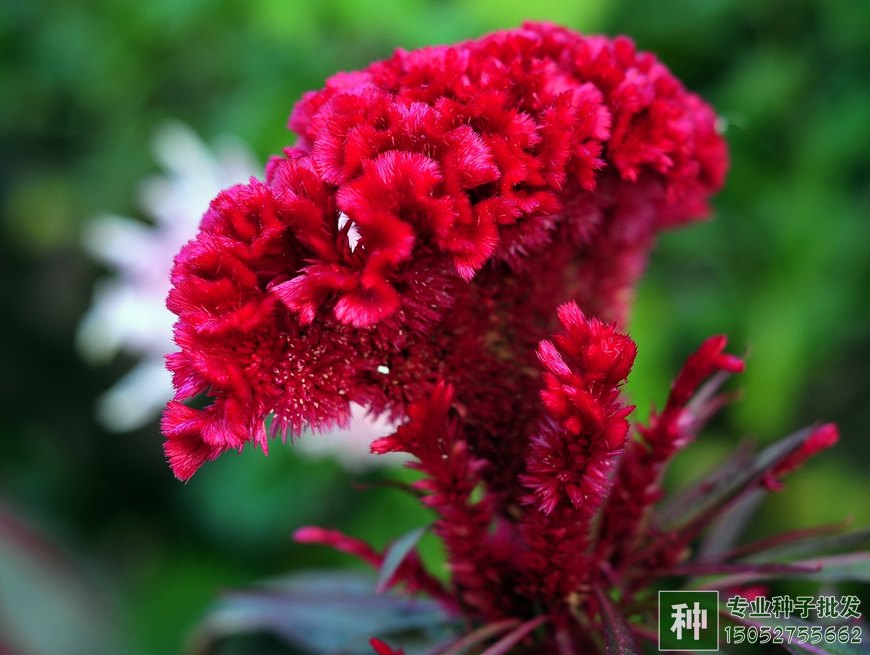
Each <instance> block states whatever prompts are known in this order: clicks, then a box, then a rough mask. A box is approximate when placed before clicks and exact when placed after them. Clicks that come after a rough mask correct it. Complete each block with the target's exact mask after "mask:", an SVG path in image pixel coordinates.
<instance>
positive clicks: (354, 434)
mask: <svg viewBox="0 0 870 655" xmlns="http://www.w3.org/2000/svg"><path fill="white" fill-rule="evenodd" d="M153 150H154V155H155V158H156V160H157V162H158V163H159V164H160V166H161V168H162V169H163V172H162V173H161V174H159V175H155V176H153V177H150V178H147V179H145V180H144V181H143V182H142V184H141V187H140V189H139V198H138V201H139V202H138V204H139V206H140V209H141V210H142V212H143V213H144V214H145V215H146V216H147V217H148V218H149V219H151V221H152V223H146V222H144V221H141V220H137V219H134V218H127V217H124V216H116V215H111V214H110V215H103V216H99V217H96V218H94V219H93V220H91V221H90V222H89V223H88V225H87V226H86V228H85V231H84V234H83V243H84V247H85V249H86V250H87V252H88V253H90V254H91V255H92V256H93V257H94V258H95V259H97V260H99V261H100V262H102V263H104V264H105V265H106V266H107V267H108V268H109V269H110V270H111V271H112V273H113V275H112V276H111V277H109V278H106V279H103V280H101V281H100V282H98V284H97V285H96V288H95V289H94V300H93V304H92V306H91V308H90V309H89V310H88V312H87V314H86V315H85V316H84V318H83V319H82V322H81V324H80V326H79V331H78V335H77V341H78V346H79V350H80V351H81V353H82V354H83V355H84V356H85V357H86V358H87V359H88V360H89V361H90V362H92V363H95V364H99V363H106V362H108V361H110V360H111V359H112V358H113V357H115V356H116V355H117V354H118V353H120V352H124V353H126V354H128V355H132V356H133V357H136V358H138V359H139V361H138V363H137V364H136V365H135V366H134V367H133V369H132V370H131V371H129V372H128V373H127V374H126V375H125V376H124V377H122V378H121V379H120V380H119V381H118V382H117V383H116V384H115V385H114V386H113V387H112V388H111V389H109V390H108V391H107V392H106V393H104V394H103V395H102V396H101V397H100V398H99V399H98V401H97V417H98V419H99V420H100V422H101V423H102V424H103V425H104V426H105V427H106V428H108V429H110V430H113V431H115V432H125V431H129V430H135V429H137V428H141V427H143V426H145V425H147V424H148V423H149V422H151V421H153V420H154V419H155V418H156V417H157V416H158V415H159V414H160V412H161V411H162V409H163V406H164V404H165V403H166V401H167V400H169V399H170V398H171V397H172V395H173V390H172V379H171V376H170V374H169V372H168V371H167V370H166V366H165V361H164V357H165V355H166V353H169V352H172V351H174V350H175V349H176V346H175V344H174V343H173V342H172V324H173V323H174V321H175V316H174V315H173V314H172V313H171V312H170V311H169V310H168V309H167V308H166V295H167V293H168V292H169V287H170V284H169V273H170V269H171V267H172V260H173V258H174V257H175V255H176V253H177V252H178V251H179V250H180V249H181V247H182V246H183V245H184V244H185V243H186V242H187V241H188V240H190V239H192V238H193V237H194V236H196V232H197V229H198V228H199V222H200V219H201V218H202V215H203V213H204V211H205V209H206V208H207V207H208V204H209V202H210V201H211V199H212V198H214V197H215V196H216V195H217V193H218V192H219V191H220V190H221V189H225V188H227V187H229V186H232V185H234V184H238V183H240V182H245V181H247V180H248V179H249V178H250V177H251V176H255V175H256V174H257V172H259V171H261V170H262V167H261V166H259V165H258V164H257V161H256V158H255V157H254V155H253V154H252V153H251V151H250V149H249V148H248V147H247V146H246V145H245V144H243V143H242V142H241V141H238V140H235V139H230V138H224V139H223V140H221V141H219V142H218V143H217V144H216V147H215V148H214V151H211V150H209V148H208V146H206V144H205V143H203V142H202V140H200V138H199V137H198V136H197V135H196V134H195V133H194V132H193V130H191V129H190V128H189V127H187V126H186V125H184V124H182V123H178V122H172V123H167V124H165V125H163V126H162V127H160V128H159V129H158V130H157V131H156V133H155V135H154V141H153ZM352 410H353V411H352V420H351V425H350V427H349V428H348V429H346V430H336V431H334V432H332V433H330V434H328V435H305V437H304V438H303V439H301V440H300V441H299V442H298V443H297V446H296V447H297V448H299V449H300V450H301V451H302V452H305V453H308V454H311V455H315V456H331V457H335V458H336V459H337V460H339V462H341V463H342V464H343V465H344V466H346V467H347V468H350V469H364V468H367V467H370V466H372V465H376V464H394V463H395V462H396V461H397V460H396V459H395V458H390V457H376V456H374V455H371V454H370V453H369V450H368V446H369V443H370V442H371V441H372V440H373V439H374V438H376V437H380V436H385V435H387V434H390V433H391V432H392V431H393V429H394V428H395V426H394V425H392V424H390V423H388V422H386V421H384V420H381V419H373V418H371V417H367V416H366V415H365V410H364V409H363V408H361V407H358V406H354V407H353V408H352Z"/></svg>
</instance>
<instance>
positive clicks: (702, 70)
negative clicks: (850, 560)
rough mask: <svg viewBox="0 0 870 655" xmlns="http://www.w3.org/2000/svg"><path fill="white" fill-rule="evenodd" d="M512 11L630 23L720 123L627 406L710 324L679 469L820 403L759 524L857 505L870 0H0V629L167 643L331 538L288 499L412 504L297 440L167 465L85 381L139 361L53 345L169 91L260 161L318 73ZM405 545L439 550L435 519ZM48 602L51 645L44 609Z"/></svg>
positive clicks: (164, 115)
mask: <svg viewBox="0 0 870 655" xmlns="http://www.w3.org/2000/svg"><path fill="white" fill-rule="evenodd" d="M524 18H536V19H548V20H553V21H557V22H561V23H563V24H565V25H567V26H570V27H573V28H575V29H579V30H581V31H586V32H605V33H611V34H614V33H626V34H629V35H631V36H633V37H634V38H635V40H636V41H637V42H638V44H639V45H640V46H641V47H642V48H644V49H650V50H654V51H656V52H657V53H659V55H660V56H661V58H662V59H663V60H664V61H665V62H666V63H667V64H668V65H669V66H670V67H671V68H672V70H674V72H675V73H676V74H677V75H678V76H679V77H680V78H682V79H683V80H684V81H685V82H686V84H687V85H688V86H689V87H690V88H692V89H694V90H696V91H698V92H699V93H701V94H702V95H704V96H705V97H706V98H707V99H708V100H710V101H711V102H712V103H713V104H714V106H716V107H717V108H718V110H719V111H720V113H721V115H722V116H723V118H724V119H725V121H726V122H727V125H728V129H727V138H728V140H729V142H730V144H731V148H732V156H733V166H732V172H731V175H730V179H729V183H728V186H727V189H726V190H725V191H724V192H723V193H722V194H721V195H720V196H719V197H718V198H717V200H716V216H715V220H713V221H710V222H707V223H703V224H699V225H696V226H694V227H692V228H690V229H687V230H684V231H682V232H679V233H673V234H669V235H666V236H665V237H664V238H663V239H662V241H661V243H660V246H659V248H658V250H657V251H656V253H655V254H654V256H653V259H652V261H651V264H650V269H649V273H648V275H647V277H646V278H645V279H644V281H643V283H642V284H641V285H640V289H639V293H638V301H637V305H636V309H635V312H634V318H633V321H632V333H633V336H634V337H635V338H636V340H637V341H638V343H639V346H640V356H639V358H638V363H637V367H636V371H635V373H634V376H633V379H632V382H631V385H630V392H631V394H632V395H633V398H634V400H635V401H636V402H637V403H638V405H639V410H638V412H639V415H641V416H642V415H643V414H645V413H646V411H648V407H649V406H650V403H653V402H658V403H661V402H662V401H663V399H664V396H665V394H666V391H667V388H668V384H669V381H670V379H671V377H672V375H673V374H674V372H675V371H676V369H677V367H678V363H679V361H680V360H681V359H682V357H684V356H685V355H686V354H687V353H688V352H690V351H691V349H693V348H694V346H695V345H697V344H698V343H699V342H700V340H701V339H702V338H703V337H704V336H706V335H708V334H711V333H715V332H726V333H728V334H729V335H731V337H732V343H733V345H734V347H735V348H736V349H737V350H738V351H742V350H743V349H746V350H747V351H748V353H749V368H748V371H747V373H746V375H745V376H743V378H742V379H741V380H740V381H739V382H740V385H741V386H742V388H743V391H744V394H743V398H742V400H741V401H740V402H739V403H738V404H736V405H735V406H734V407H732V408H730V409H729V410H728V411H726V413H725V415H724V416H723V417H721V418H720V419H719V420H717V422H716V423H715V424H714V425H713V426H712V429H711V430H710V434H709V436H706V437H705V438H704V440H703V441H701V442H699V443H698V444H697V445H696V446H695V447H694V448H693V450H692V451H690V452H691V453H693V454H690V455H687V456H685V457H683V458H682V459H681V460H680V461H679V462H678V466H677V467H676V470H675V471H674V477H675V478H686V477H691V476H695V475H697V474H698V473H700V472H701V471H702V470H704V469H705V468H706V467H708V466H709V465H710V464H711V463H712V462H713V461H714V460H715V459H716V458H717V457H719V456H721V455H722V454H723V453H725V452H727V451H728V450H729V449H731V448H732V447H733V445H734V444H735V443H736V441H737V440H738V438H740V437H743V436H752V437H754V438H756V439H757V440H759V441H766V440H769V439H772V438H774V437H776V436H778V435H781V434H784V433H785V432H787V431H790V430H792V429H795V428H797V427H799V426H801V425H803V424H805V423H807V422H811V421H814V420H817V419H819V418H822V419H832V420H836V421H838V422H839V424H840V426H841V428H842V432H843V442H842V444H841V445H840V446H839V447H838V448H837V449H835V451H834V452H831V453H829V454H826V455H825V456H824V457H823V458H821V459H820V460H818V461H815V462H813V463H812V464H811V465H810V466H808V467H807V469H806V470H805V471H803V472H802V473H801V474H800V475H799V476H796V477H795V478H793V479H792V481H791V483H790V485H789V488H788V490H787V491H786V492H785V493H782V494H779V495H777V496H775V497H774V498H773V499H772V500H771V501H770V502H768V504H767V505H766V507H765V509H764V511H765V522H764V527H756V528H755V530H757V531H758V532H770V531H772V530H773V529H774V528H782V527H786V526H798V525H807V524H810V523H814V522H818V521H824V520H836V519H840V518H843V517H844V516H849V515H851V516H852V517H854V519H855V522H856V523H857V524H859V525H866V524H868V523H870V506H868V503H867V499H868V498H870V487H868V478H867V472H866V469H867V464H868V452H870V449H868V443H867V436H866V435H867V429H868V426H870V403H867V397H868V391H870V329H868V328H870V316H868V312H867V308H868V306H870V293H868V291H867V290H868V289H870V257H868V255H870V238H868V236H870V234H868V229H867V221H868V217H870V184H868V177H870V148H868V143H870V127H868V125H870V79H868V75H867V71H868V70H870V67H868V63H870V3H867V2H863V1H862V0H771V1H766V2H753V1H752V0H704V1H701V2H698V1H697V0H675V1H672V2H669V3H666V4H664V5H663V4H662V3H659V2H654V1H653V0H615V1H614V0H583V1H578V2H564V1H562V0H536V1H535V2H531V3H530V2H527V1H516V0H480V1H478V2H470V3H461V2H451V1H448V0H440V1H434V0H411V1H407V2H400V1H399V0H381V1H377V2H375V1H371V2H361V1H360V0H335V1H331V2H307V1H300V2H296V3H288V2H285V1H283V0H257V1H253V2H249V1H245V2H243V1H242V0H222V1H218V2H205V1H204V0H176V1H174V2H157V3H142V2H132V1H129V0H124V1H118V0H90V2H87V3H70V2H61V1H53V0H36V1H33V2H23V1H17V0H11V1H6V2H3V3H0V90H2V93H0V143H2V147H0V231H2V238H0V267H2V275H0V294H2V299H3V302H2V307H3V320H2V321H0V330H2V340H0V362H2V369H3V372H4V374H3V375H2V376H0V397H2V401H0V402H2V413H0V417H2V418H0V436H2V438H0V502H2V504H3V512H0V537H2V540H0V542H2V544H3V547H2V548H0V635H4V634H6V639H7V640H10V639H13V638H14V639H17V640H19V642H20V643H27V644H29V645H30V648H31V650H29V651H27V652H32V653H34V654H43V653H46V654H47V653H55V652H63V653H65V654H67V655H69V654H75V653H78V652H82V653H86V652H87V653H99V652H101V649H102V652H113V653H120V652H123V653H132V654H134V655H135V654H139V653H142V654H146V653H173V652H179V651H180V650H181V648H182V647H183V643H184V638H185V637H184V635H185V634H186V632H187V630H188V628H189V626H190V625H192V624H193V623H194V622H195V621H196V620H197V618H198V617H199V616H201V614H202V612H203V611H204V609H205V608H206V607H207V605H208V604H209V602H210V601H211V600H212V599H213V598H214V597H215V596H216V594H217V593H219V591H220V590H221V589H222V588H226V587H230V586H233V585H240V584H245V583H250V582H251V581H254V580H256V579H258V578H262V577H265V576H273V575H277V574H280V573H283V572H285V571H288V570H290V569H293V568H304V567H310V566H320V565H328V564H336V563H341V564H347V561H346V560H344V559H340V558H338V556H335V555H332V554H330V553H327V552H324V551H321V550H319V549H315V548H300V547H298V546H295V545H293V544H292V543H291V542H290V539H289V534H290V531H291V530H292V528H293V527H294V526H298V525H300V524H302V523H306V522H318V523H322V524H326V525H337V526H340V527H342V528H344V529H346V530H348V531H349V532H351V533H355V534H357V535H361V536H364V537H368V538H370V539H371V540H373V541H374V542H375V543H379V544H383V543H385V542H386V541H387V539H388V538H390V537H393V536H396V535H399V534H402V533H404V532H405V531H407V530H408V529H411V528H413V527H415V526H417V525H419V524H421V523H422V522H423V521H425V520H426V519H425V517H423V516H421V515H420V513H419V510H418V509H417V508H416V507H415V506H414V504H413V503H412V502H409V501H407V500H406V499H404V498H402V497H401V496H400V495H399V494H396V493H394V492H390V491H389V490H384V489H374V490H371V489H370V490H360V489H358V488H357V487H356V486H353V485H352V483H351V481H350V480H349V478H348V476H347V475H345V474H344V473H342V472H341V471H340V470H339V469H338V468H337V467H336V466H335V465H334V464H332V463H330V462H328V461H312V460H308V459H300V458H299V457H298V456H297V455H296V454H294V453H293V452H291V450H290V449H289V448H283V447H280V446H277V445H276V446H275V447H274V448H273V452H272V454H270V456H269V457H268V458H264V457H262V455H261V453H259V452H246V453H244V454H243V455H242V456H240V457H233V456H228V457H225V458H224V459H223V460H221V461H218V462H217V463H215V464H212V465H210V466H207V467H206V468H205V469H204V470H203V471H202V472H201V473H199V474H198V475H197V477H196V478H194V480H193V481H192V482H191V483H190V484H188V485H186V486H184V485H181V484H180V483H178V482H176V481H174V480H173V479H172V478H171V476H170V474H169V471H168V469H167V467H166V466H165V465H164V462H163V458H162V454H161V451H160V438H159V436H158V435H157V432H156V427H155V426H151V427H149V428H148V429H143V430H141V431H139V432H136V433H132V434H125V435H112V434H107V433H106V432H104V431H103V430H101V429H100V428H99V427H98V426H97V425H96V423H95V422H94V419H93V401H94V398H95V397H96V395H97V394H98V393H100V392H101V391H102V390H104V389H105V388H106V387H108V386H109V385H110V384H111V383H112V381H113V380H115V379H116V378H117V377H118V376H119V375H120V374H121V373H122V372H124V371H125V370H127V369H128V368H129V366H130V364H131V362H130V361H124V360H123V358H122V359H121V360H118V361H116V362H115V363H113V364H112V365H111V366H109V367H105V368H91V367H88V366H87V365H85V364H84V363H82V362H81V361H80V359H79V357H78V355H77V354H76V353H75V351H74V349H73V342H74V334H75V329H76V325H77V322H78V321H79V319H80V317H81V315H82V314H83V312H84V310H85V309H86V307H87V305H88V303H89V300H90V294H91V287H92V284H93V282H94V280H95V279H97V278H98V276H100V275H101V274H103V271H100V270H99V269H98V267H97V266H96V265H94V264H93V263H91V262H90V261H89V260H88V258H87V257H86V256H85V255H84V254H83V252H82V250H81V247H80V232H81V228H82V226H83V225H84V224H85V223H86V221H88V220H89V218H90V217H92V216H94V215H95V214H97V213H100V212H102V211H105V210H111V211H113V212H117V213H122V214H129V215H135V212H136V209H135V205H134V192H135V188H136V183H137V180H138V179H139V178H141V177H142V176H143V175H144V174H147V173H149V172H153V170H154V167H155V164H154V162H153V158H152V155H151V151H150V148H149V140H150V137H151V135H152V133H153V130H154V128H155V127H156V126H157V125H159V124H160V123H161V122H163V121H164V120H166V119H168V118H178V119H181V120H182V121H185V122H187V123H189V124H191V125H192V126H194V127H195V128H196V129H197V130H198V131H199V132H200V133H201V134H203V135H204V136H205V137H206V139H207V140H213V139H214V138H216V137H217V136H219V135H221V134H226V133H229V134H234V135H236V136H238V137H241V138H242V139H244V140H246V141H248V142H249V143H250V144H252V146H253V147H254V149H255V151H256V152H257V154H258V155H259V156H260V157H261V159H262V160H265V158H266V157H267V156H268V155H269V154H271V153H275V152H278V151H279V150H280V148H281V147H283V146H284V145H287V144H289V143H291V140H292V137H291V135H290V134H289V133H288V132H286V131H285V129H284V124H285V120H286V117H287V114H288V113H289V110H290V108H291V106H292V105H293V103H294V102H295V101H296V100H297V99H298V97H299V96H300V94H301V93H302V92H304V91H305V90H307V89H310V88H316V87H318V86H320V85H321V84H322V82H323V80H324V78H325V77H326V76H328V75H329V74H331V73H333V72H335V71H338V70H347V69H354V68H359V67H361V66H363V65H365V64H366V63H367V62H369V61H371V60H372V59H375V58H381V57H385V56H388V55H389V54H390V52H391V51H392V49H393V48H394V47H397V46H401V47H406V48H411V47H418V46H423V45H427V44H434V43H444V42H450V41H456V40H460V39H463V38H471V37H475V36H478V35H480V34H482V33H484V32H486V31H489V30H492V29H498V28H504V27H512V26H515V25H517V24H518V23H519V22H520V21H521V20H522V19H524ZM379 475H382V474H358V475H354V476H352V477H353V479H354V480H356V481H357V482H362V483H364V482H366V481H367V480H370V479H372V478H376V477H378V476H379ZM397 475H399V476H402V475H405V474H404V473H398V474H397ZM424 550H425V551H426V556H427V557H428V558H429V559H430V560H431V561H434V562H437V558H438V555H437V552H436V548H435V545H434V544H432V543H428V542H426V541H425V540H424ZM28 567H31V568H28ZM47 598H51V599H54V600H53V601H52V602H46V601H45V599H47ZM83 598H84V599H87V600H86V601H84V600H82V599H83ZM34 612H35V613H36V614H35V615H36V616H38V617H40V620H39V621H35V622H34V621H32V620H31V621H28V620H25V618H24V617H28V616H30V617H32V616H34ZM46 624H51V625H52V626H54V628H55V632H57V631H60V634H61V637H60V639H61V641H60V642H59V643H62V644H63V646H62V647H60V648H61V650H57V648H58V646H57V645H54V646H52V643H51V639H49V638H48V637H47V636H46V635H45V634H42V635H40V634H39V633H40V625H42V626H43V627H44V626H45V625H46ZM64 626H65V627H64ZM82 626H87V629H84V628H83V627H82ZM4 631H5V632H4ZM64 631H65V632H64ZM42 632H45V630H42ZM10 635H11V636H10ZM27 640H29V641H27ZM52 648H54V650H52Z"/></svg>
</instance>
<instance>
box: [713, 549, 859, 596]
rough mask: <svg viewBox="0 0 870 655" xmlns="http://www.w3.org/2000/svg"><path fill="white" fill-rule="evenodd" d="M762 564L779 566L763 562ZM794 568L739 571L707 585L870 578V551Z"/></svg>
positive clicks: (810, 561)
mask: <svg viewBox="0 0 870 655" xmlns="http://www.w3.org/2000/svg"><path fill="white" fill-rule="evenodd" d="M759 566H775V565H773V564H760V565H759ZM788 566H790V567H792V568H791V570H787V571H780V572H770V571H765V570H764V569H757V570H756V571H754V572H750V571H746V572H743V573H736V574H734V575H730V576H727V577H724V578H717V579H716V580H713V581H711V582H709V583H705V584H704V585H703V586H704V587H705V588H710V589H726V588H731V587H736V586H739V585H745V584H747V583H750V582H756V581H758V580H768V579H772V578H788V579H790V580H795V579H798V580H811V581H813V582H870V551H862V552H859V553H847V554H845V555H832V556H830V557H818V558H815V559H805V560H799V561H794V562H789V563H788Z"/></svg>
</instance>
